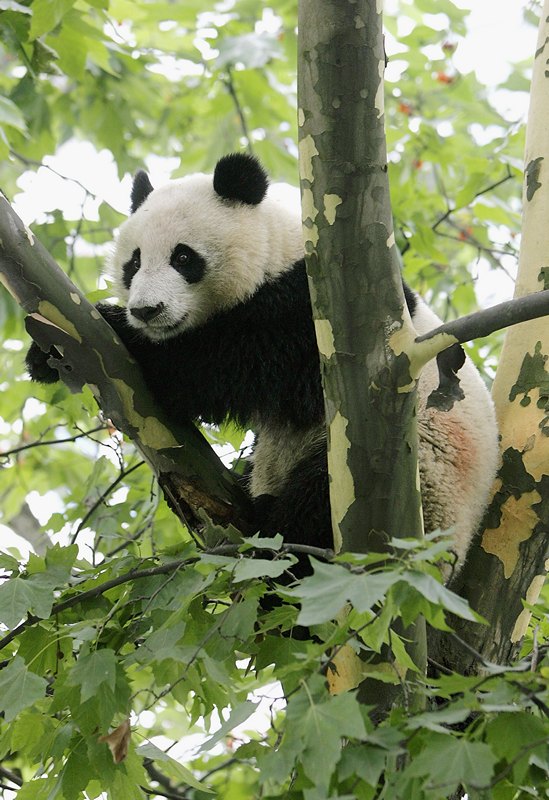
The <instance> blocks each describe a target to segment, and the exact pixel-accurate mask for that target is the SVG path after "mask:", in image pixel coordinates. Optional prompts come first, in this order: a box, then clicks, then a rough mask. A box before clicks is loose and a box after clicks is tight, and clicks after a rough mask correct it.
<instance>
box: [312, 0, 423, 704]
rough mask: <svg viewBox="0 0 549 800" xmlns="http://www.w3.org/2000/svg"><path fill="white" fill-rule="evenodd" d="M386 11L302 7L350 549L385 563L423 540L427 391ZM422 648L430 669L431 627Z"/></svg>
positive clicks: (340, 520) (342, 528)
mask: <svg viewBox="0 0 549 800" xmlns="http://www.w3.org/2000/svg"><path fill="white" fill-rule="evenodd" d="M381 5H382V4H381V3H380V2H375V0H357V2H354V3H334V2H331V0H301V2H300V4H299V25H298V30H299V63H300V69H299V73H298V105H299V109H298V123H299V163H300V182H301V196H302V209H303V229H304V239H305V250H306V263H307V271H308V274H309V279H310V281H309V282H310V288H311V299H312V305H313V315H314V319H315V329H316V335H317V342H318V348H319V352H320V358H321V366H322V379H323V386H324V394H325V401H326V418H327V419H326V421H327V434H328V467H329V473H330V502H331V507H332V525H333V531H334V544H335V549H336V551H337V550H339V549H340V548H343V549H344V550H349V551H354V552H368V551H372V550H375V551H377V552H382V551H383V550H386V549H387V547H388V546H389V539H390V537H392V536H397V535H402V529H403V528H402V526H403V521H404V520H405V525H406V533H407V534H408V535H417V536H421V535H422V532H423V531H422V517H421V498H420V493H419V480H418V463H417V451H418V437H417V429H416V417H415V400H416V394H415V387H416V381H415V380H413V379H412V378H411V376H410V360H409V358H408V356H407V354H406V348H407V347H412V345H413V342H414V338H415V332H414V329H413V327H412V325H411V320H410V317H409V314H408V312H407V309H406V306H405V302H404V294H403V288H402V280H401V276H400V266H399V258H398V253H397V249H396V245H395V238H394V233H393V222H392V212H391V201H390V194H389V182H388V176H387V152H386V144H385V130H384V121H385V117H384V105H383V97H384V83H383V72H384V69H385V52H384V47H383V32H382V14H381ZM396 332H398V333H399V335H398V337H396V338H398V345H399V349H398V352H397V351H395V349H393V346H392V343H393V342H394V341H395V338H392V337H393V336H394V334H395V333H396ZM408 633H409V632H408ZM414 649H415V650H416V653H415V655H416V659H417V663H418V664H422V663H423V662H424V660H425V651H424V642H423V636H422V632H421V626H418V629H417V630H416V632H415V647H414ZM337 676H338V677H336V678H335V679H334V681H333V685H332V687H331V688H332V691H341V690H342V689H344V688H348V687H350V686H353V685H354V686H356V685H357V684H358V683H359V682H360V680H361V669H360V662H359V661H358V660H357V659H356V657H355V656H354V654H353V653H352V652H351V651H350V650H349V649H347V650H345V649H343V650H341V651H340V653H339V658H338V664H337ZM369 683H370V682H368V681H367V682H366V684H369ZM363 688H364V684H363ZM361 692H362V690H361ZM379 692H381V694H379ZM389 693H390V692H389V691H388V690H387V687H379V686H376V687H371V696H370V697H369V695H370V691H369V690H368V687H367V686H366V689H365V691H363V692H362V695H363V699H364V701H365V702H371V700H372V698H373V697H375V700H376V701H379V700H380V698H381V697H384V698H386V699H387V704H388V703H390V702H391V699H390V698H389V697H388V695H389ZM381 704H382V705H383V702H382V703H381Z"/></svg>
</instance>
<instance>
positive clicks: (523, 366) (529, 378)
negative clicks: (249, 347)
mask: <svg viewBox="0 0 549 800" xmlns="http://www.w3.org/2000/svg"><path fill="white" fill-rule="evenodd" d="M547 42H549V0H546V2H545V6H544V9H543V12H542V15H541V22H540V29H539V39H538V48H537V51H536V57H535V63H534V72H533V77H532V90H531V97H530V111H529V116H528V128H527V136H526V150H525V159H524V163H525V174H524V187H523V227H522V246H521V252H520V260H519V272H518V278H517V284H516V289H515V300H514V301H513V302H514V303H516V304H517V305H519V304H520V303H522V304H523V305H525V306H526V305H527V303H528V302H532V303H535V302H538V303H540V304H543V303H544V296H545V294H546V291H547V288H548V280H547V275H548V268H547V257H548V253H549V227H548V225H547V220H548V219H549V140H548V138H547V130H548V129H549V100H548V98H549V72H547V69H546V65H547V58H548V55H549V54H548V51H547ZM534 293H536V294H535V295H534ZM548 357H549V319H547V317H545V318H544V319H541V320H531V321H527V322H522V323H521V324H519V325H514V327H511V328H509V329H508V331H507V333H506V336H505V340H504V346H503V350H502V354H501V359H500V364H499V368H498V371H497V376H496V380H495V382H494V387H493V392H492V393H493V397H494V401H495V404H496V410H497V415H498V422H499V427H500V433H501V452H502V465H501V469H500V472H499V475H498V479H497V482H496V486H495V487H494V496H493V500H492V503H491V506H490V508H489V509H488V512H487V514H486V517H485V520H484V528H485V530H484V532H483V533H482V535H479V536H478V540H477V543H476V546H475V547H474V548H473V549H472V551H471V553H470V555H469V558H468V561H467V563H466V565H465V568H464V569H463V571H462V573H461V574H460V575H459V576H458V578H457V580H456V581H455V582H454V585H453V586H452V588H453V589H454V590H456V591H458V592H459V593H460V594H462V595H463V596H464V597H466V598H467V599H468V600H469V602H470V603H471V605H472V606H473V608H475V609H476V610H477V611H479V612H480V613H481V614H482V615H483V616H484V617H485V618H486V619H487V620H488V622H489V625H488V626H481V625H478V626H471V625H470V624H467V625H465V624H464V623H463V621H462V620H457V619H455V620H454V621H453V622H454V626H455V629H456V631H457V633H458V634H459V636H460V637H461V638H462V639H464V640H465V641H466V642H467V643H468V644H469V645H471V647H472V648H473V649H474V650H475V651H476V652H477V653H478V654H479V655H480V656H481V658H482V659H484V660H486V661H492V662H496V663H499V664H503V663H507V662H509V661H510V660H511V659H512V658H513V656H514V655H515V654H516V652H517V649H518V645H519V643H520V640H521V638H522V636H523V635H524V632H525V630H526V626H527V624H528V619H529V614H528V612H527V611H525V610H524V607H523V599H526V600H527V602H528V603H534V602H535V601H536V599H537V597H538V595H539V591H540V590H541V586H542V585H543V580H544V575H545V571H546V561H547V559H548V557H549V475H548V473H549V370H548V364H547V361H548ZM434 643H436V647H437V652H436V654H435V655H436V659H437V661H442V662H443V663H445V664H447V665H448V666H450V667H451V668H452V669H456V670H458V671H460V672H475V671H478V670H479V669H482V662H479V660H478V659H477V658H476V657H475V656H474V655H473V654H472V653H471V652H467V651H466V650H464V649H463V648H462V647H461V646H458V645H456V643H455V641H452V640H451V639H448V638H447V637H445V636H444V635H443V634H438V635H437V639H436V642H434Z"/></svg>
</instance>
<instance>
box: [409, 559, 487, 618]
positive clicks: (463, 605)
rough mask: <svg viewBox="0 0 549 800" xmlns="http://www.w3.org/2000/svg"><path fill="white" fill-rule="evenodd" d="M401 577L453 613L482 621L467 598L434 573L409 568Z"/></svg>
mask: <svg viewBox="0 0 549 800" xmlns="http://www.w3.org/2000/svg"><path fill="white" fill-rule="evenodd" d="M399 578H400V580H404V581H406V583H408V584H409V585H410V586H412V587H413V588H414V589H415V590H416V591H417V592H419V593H420V594H421V595H423V597H424V598H425V599H426V600H428V601H429V602H430V603H433V604H434V605H440V606H442V607H443V608H444V609H446V611H450V612H451V613H452V614H455V615H456V616H458V617H462V618H463V619H468V620H470V621H471V622H481V621H482V617H481V616H480V615H479V614H477V613H476V612H474V611H473V609H472V608H471V607H470V606H469V603H468V602H467V601H466V600H464V599H463V598H462V597H459V595H457V594H454V592H451V591H450V590H449V589H447V588H446V587H445V586H443V585H442V583H439V582H438V581H437V580H436V579H435V578H433V576H432V575H428V574H427V573H425V572H420V571H419V570H417V571H416V570H408V571H406V572H403V573H402V574H401V575H400V576H399Z"/></svg>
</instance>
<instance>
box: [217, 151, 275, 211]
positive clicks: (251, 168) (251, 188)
mask: <svg viewBox="0 0 549 800" xmlns="http://www.w3.org/2000/svg"><path fill="white" fill-rule="evenodd" d="M213 187H214V190H215V192H216V193H217V194H218V195H219V196H220V197H222V198H223V199H224V200H237V201H238V202H240V203H246V204H247V205H251V206H256V205H258V204H259V203H261V201H262V200H263V198H264V197H265V194H266V192H267V189H268V188H269V179H268V177H267V173H266V172H265V170H264V169H263V167H262V166H261V164H260V163H259V161H258V160H257V159H256V158H254V156H250V155H248V154H247V153H231V154H230V155H228V156H223V158H221V159H220V160H219V161H218V162H217V166H216V168H215V170H214V175H213Z"/></svg>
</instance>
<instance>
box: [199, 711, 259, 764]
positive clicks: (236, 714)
mask: <svg viewBox="0 0 549 800" xmlns="http://www.w3.org/2000/svg"><path fill="white" fill-rule="evenodd" d="M256 707H257V703H252V702H251V701H250V700H245V701H244V702H243V703H241V704H240V705H239V706H237V707H236V708H233V710H232V711H231V714H230V716H229V719H228V720H227V721H226V722H224V723H223V725H222V726H221V727H220V728H219V730H218V731H216V732H215V733H214V735H213V736H211V737H210V738H209V739H208V740H207V741H206V742H204V744H203V745H202V747H201V748H200V752H201V753H203V752H205V751H207V750H211V749H212V747H214V745H216V744H217V743H218V742H220V741H221V740H222V739H224V738H225V737H226V736H229V735H230V733H231V731H232V730H233V728H236V726H237V725H242V723H243V722H246V720H247V719H248V717H250V716H251V715H252V714H253V713H254V711H255V709H256Z"/></svg>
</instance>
